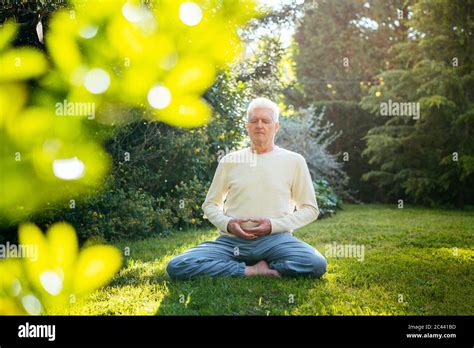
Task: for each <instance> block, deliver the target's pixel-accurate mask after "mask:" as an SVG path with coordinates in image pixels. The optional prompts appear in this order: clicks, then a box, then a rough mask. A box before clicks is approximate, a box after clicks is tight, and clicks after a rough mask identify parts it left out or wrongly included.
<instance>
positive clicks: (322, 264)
mask: <svg viewBox="0 0 474 348" xmlns="http://www.w3.org/2000/svg"><path fill="white" fill-rule="evenodd" d="M311 265H312V274H313V275H314V276H316V277H321V276H322V275H323V274H324V273H326V268H327V265H328V263H327V261H326V259H325V258H324V257H323V256H322V255H318V254H315V255H313V256H312V257H311Z"/></svg>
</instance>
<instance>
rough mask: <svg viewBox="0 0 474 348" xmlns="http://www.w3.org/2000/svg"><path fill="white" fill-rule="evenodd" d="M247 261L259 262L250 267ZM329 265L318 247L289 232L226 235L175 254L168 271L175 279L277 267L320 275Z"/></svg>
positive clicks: (268, 270) (281, 271)
mask: <svg viewBox="0 0 474 348" xmlns="http://www.w3.org/2000/svg"><path fill="white" fill-rule="evenodd" d="M236 247H237V250H238V252H237V253H236V252H235V251H236ZM260 260H265V261H260ZM257 261H260V262H257ZM246 262H247V263H255V262H257V264H256V265H255V266H250V267H249V266H247V265H246ZM267 263H268V265H269V268H268V265H267ZM326 265H327V263H326V260H325V258H324V257H323V256H322V255H321V254H320V253H319V252H318V251H317V250H316V249H314V248H313V247H312V246H310V245H309V244H307V243H305V242H303V241H301V240H299V239H297V238H296V237H294V236H293V235H292V234H291V233H289V232H287V233H275V234H271V235H268V236H264V237H260V238H257V239H254V240H245V239H242V238H236V237H224V236H222V237H219V238H217V239H216V240H214V241H207V242H204V243H201V244H199V245H197V246H196V247H194V248H191V249H189V250H187V251H186V252H184V253H182V254H180V255H178V256H176V257H174V258H173V259H171V261H170V262H169V263H168V266H167V267H166V271H167V272H168V274H169V276H170V278H174V279H189V278H193V277H196V276H201V275H209V276H245V275H252V272H249V271H257V273H256V274H265V275H275V274H276V273H275V272H274V271H273V270H276V271H277V272H278V274H280V275H284V276H296V275H311V276H316V277H320V276H322V275H323V274H324V273H325V272H326ZM252 267H254V268H253V269H252ZM265 268H266V270H265ZM259 272H262V273H259Z"/></svg>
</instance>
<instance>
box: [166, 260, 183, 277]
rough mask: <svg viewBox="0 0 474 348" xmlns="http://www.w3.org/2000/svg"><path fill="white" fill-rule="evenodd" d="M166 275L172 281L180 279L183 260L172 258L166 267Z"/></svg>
mask: <svg viewBox="0 0 474 348" xmlns="http://www.w3.org/2000/svg"><path fill="white" fill-rule="evenodd" d="M166 273H168V276H169V277H170V278H172V279H182V278H183V274H184V272H183V260H182V259H181V258H180V255H179V256H175V257H173V258H172V259H171V260H170V262H168V265H167V266H166Z"/></svg>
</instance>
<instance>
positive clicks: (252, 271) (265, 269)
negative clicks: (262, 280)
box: [245, 260, 280, 277]
mask: <svg viewBox="0 0 474 348" xmlns="http://www.w3.org/2000/svg"><path fill="white" fill-rule="evenodd" d="M245 275H246V276H255V275H263V276H270V277H280V273H278V271H276V270H274V269H271V268H270V267H269V266H268V263H267V262H266V261H265V260H262V261H259V262H258V263H256V264H255V265H253V266H247V267H245Z"/></svg>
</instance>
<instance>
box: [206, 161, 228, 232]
mask: <svg viewBox="0 0 474 348" xmlns="http://www.w3.org/2000/svg"><path fill="white" fill-rule="evenodd" d="M227 165H228V164H227V163H225V162H224V161H222V160H221V161H220V162H219V164H218V166H217V169H216V172H215V174H214V178H213V179H212V183H211V186H210V188H209V191H208V192H207V196H206V200H205V201H204V203H203V205H202V210H203V211H204V215H205V216H206V217H207V218H208V219H209V221H210V222H211V223H212V224H213V225H214V226H216V227H217V228H218V229H219V230H221V231H222V232H227V224H228V223H229V221H230V220H231V218H230V217H228V216H227V215H225V213H224V199H225V197H226V196H227V192H228V191H229V185H228V181H227V179H228V178H227V172H226V167H227Z"/></svg>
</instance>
